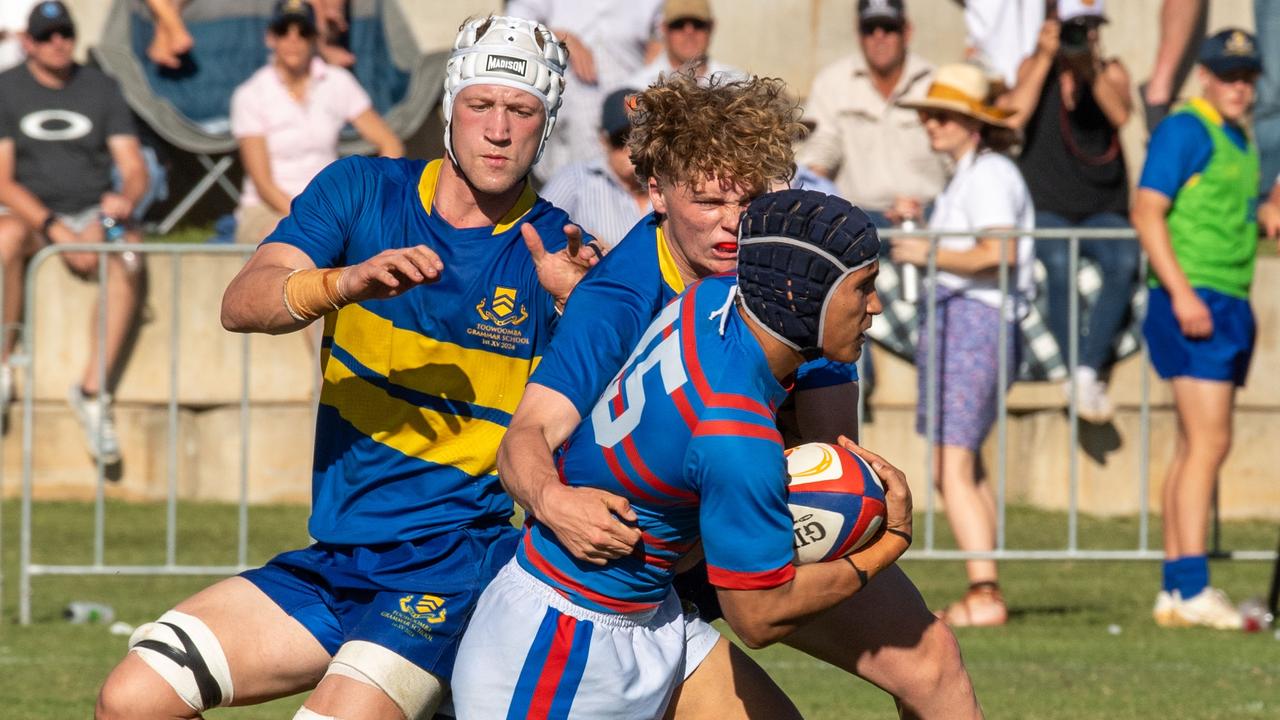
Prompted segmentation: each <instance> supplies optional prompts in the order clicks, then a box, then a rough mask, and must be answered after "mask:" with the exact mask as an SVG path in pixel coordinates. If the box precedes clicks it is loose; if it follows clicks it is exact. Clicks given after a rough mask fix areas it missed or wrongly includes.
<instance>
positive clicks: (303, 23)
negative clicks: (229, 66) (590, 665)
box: [231, 0, 404, 244]
mask: <svg viewBox="0 0 1280 720" xmlns="http://www.w3.org/2000/svg"><path fill="white" fill-rule="evenodd" d="M267 47H269V48H270V49H271V51H272V57H271V62H270V63H268V64H267V65H266V67H263V68H262V69H261V70H259V71H258V72H256V73H254V75H253V77H251V78H249V79H248V80H246V81H245V82H244V83H243V84H242V85H240V87H238V88H236V92H235V94H234V95H232V97H231V131H232V133H233V134H234V135H235V136H236V138H237V139H238V140H239V141H240V159H241V161H242V162H243V163H244V169H245V181H244V189H243V192H242V194H241V196H240V207H239V210H238V211H237V213H236V219H237V221H238V223H237V228H236V241H237V242H243V243H255V244H256V243H258V242H261V241H262V239H263V238H265V237H266V236H267V235H269V234H270V233H271V231H272V230H274V229H275V227H276V223H278V222H279V221H280V219H281V218H283V217H284V216H285V215H287V214H288V213H289V203H290V202H291V201H292V200H293V198H294V196H296V195H298V194H299V193H301V192H302V190H303V189H304V188H305V187H306V186H307V183H309V182H310V181H311V178H313V177H315V175H316V173H318V172H320V170H322V169H323V168H324V167H325V166H326V165H328V164H329V163H331V162H333V161H334V160H336V159H337V158H338V134H339V133H340V132H341V131H342V128H343V126H345V125H346V124H347V123H350V124H351V125H352V126H353V127H354V128H355V129H356V131H357V132H359V133H360V135H361V137H363V138H364V139H365V140H366V141H368V142H369V143H370V144H372V145H373V146H374V147H375V148H377V151H378V154H380V155H383V156H387V157H398V156H400V155H402V154H403V153H404V146H403V145H402V144H401V143H400V140H399V138H397V137H396V135H395V133H394V132H392V130H391V128H389V127H388V126H387V124H386V123H385V122H383V120H382V118H381V116H379V115H378V113H377V111H375V110H374V109H373V106H372V104H371V102H370V100H369V95H368V94H367V93H366V92H365V91H364V89H363V88H361V87H360V84H359V83H358V82H356V79H355V77H353V76H352V75H351V73H349V72H347V71H346V70H344V69H342V68H339V67H335V66H331V65H328V64H326V63H325V62H324V61H323V60H321V59H320V57H319V56H318V55H317V52H316V48H317V34H316V20H315V11H314V10H313V9H312V7H311V5H310V3H308V2H305V0H280V1H279V2H277V3H276V7H275V12H274V14H273V16H272V19H271V24H270V25H269V26H268V29H267Z"/></svg>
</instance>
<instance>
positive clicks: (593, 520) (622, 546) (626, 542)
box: [537, 483, 640, 565]
mask: <svg viewBox="0 0 1280 720" xmlns="http://www.w3.org/2000/svg"><path fill="white" fill-rule="evenodd" d="M547 492H548V495H547V496H545V497H544V498H543V499H542V500H541V501H540V502H539V503H538V513H537V515H538V522H540V523H542V524H543V525H546V526H547V527H549V528H551V531H552V532H554V533H555V534H556V538H557V539H559V540H560V544H561V545H563V546H564V547H565V549H567V550H568V551H569V552H570V553H571V554H572V555H573V556H574V557H575V558H577V559H579V560H583V561H585V562H589V563H592V564H594V565H604V564H605V563H607V562H608V561H610V560H616V559H617V558H620V557H624V556H626V555H630V554H631V553H632V552H633V551H634V549H635V546H636V543H638V542H640V531H639V530H637V529H636V528H635V527H633V526H631V525H627V524H626V523H624V522H623V521H626V522H629V523H634V522H635V521H636V514H635V511H633V510H632V509H631V503H629V502H627V499H626V498H623V497H618V496H617V495H614V494H612V493H608V492H605V491H604V490H598V489H596V488H586V487H569V486H567V485H561V484H559V483H556V484H555V485H553V486H549V487H548V488H547Z"/></svg>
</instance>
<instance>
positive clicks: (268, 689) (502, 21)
mask: <svg viewBox="0 0 1280 720" xmlns="http://www.w3.org/2000/svg"><path fill="white" fill-rule="evenodd" d="M565 62H566V54H565V50H564V48H563V46H562V45H561V44H560V42H559V41H558V40H557V39H556V37H555V36H554V35H553V34H552V33H551V32H550V31H549V30H547V29H546V28H545V27H544V26H542V25H540V24H537V23H533V22H530V21H526V20H521V19H516V18H506V17H489V18H481V19H476V20H471V21H468V22H467V23H466V24H464V26H463V27H462V29H461V31H460V33H459V35H458V39H457V42H456V43H455V49H454V52H453V53H452V54H451V56H450V58H449V61H448V73H447V78H446V81H445V95H444V112H445V119H446V124H445V148H446V155H445V157H444V158H442V159H438V160H435V161H432V162H426V161H415V160H389V159H368V158H348V159H345V160H341V161H338V162H336V163H334V164H333V165H331V166H329V167H328V168H327V169H326V170H324V171H323V172H322V173H321V174H320V175H319V176H318V177H317V178H316V179H315V180H314V181H313V182H312V183H311V185H310V186H309V187H308V188H307V190H306V191H305V192H304V193H303V194H302V195H301V196H300V197H299V198H298V199H297V200H296V201H295V202H294V204H293V207H292V211H291V213H290V215H289V216H288V217H287V218H285V219H284V220H283V221H282V222H281V223H280V225H279V226H278V227H277V229H276V230H275V232H274V233H273V234H272V235H271V236H269V237H268V238H267V240H266V241H265V242H264V243H263V245H261V246H260V247H259V248H258V250H257V251H256V252H255V254H254V255H253V257H252V258H251V259H250V261H249V262H248V264H247V265H246V266H245V267H244V269H243V270H242V271H241V272H240V274H239V275H238V276H237V277H236V278H235V279H234V280H233V281H232V283H231V285H230V286H229V287H228V288H227V291H226V295H225V297H224V299H223V308H222V321H223V324H224V325H225V326H226V327H227V328H228V329H230V330H233V331H237V332H267V333H284V332H292V331H296V330H299V329H301V328H303V327H306V326H307V325H309V324H310V323H312V322H313V321H315V320H316V319H318V318H320V317H324V342H323V352H322V357H321V361H322V370H323V374H324V383H323V389H322V391H321V396H320V406H319V412H318V417H317V421H316V441H315V464H314V481H313V482H314V484H313V497H312V513H311V518H310V523H309V531H310V534H311V535H312V537H314V538H315V539H316V543H315V544H314V545H312V546H310V547H308V548H305V549H302V550H297V551H292V552H286V553H283V554H281V555H279V556H277V557H276V558H274V559H273V560H271V561H270V562H269V563H268V564H267V565H266V566H264V567H262V568H258V569H255V570H251V571H248V572H246V573H244V574H242V575H240V576H238V577H234V578H229V579H227V580H223V581H222V582H219V583H217V584H215V585H213V586H211V587H210V588H208V589H206V590H204V591H202V592H200V593H198V594H196V595H194V596H192V597H191V598H188V599H186V600H184V601H182V602H181V603H179V604H178V605H177V606H176V607H175V608H174V609H173V610H171V611H169V612H166V613H165V614H164V615H162V616H161V617H160V618H159V620H158V621H157V622H154V623H148V624H146V625H143V626H142V627H140V628H138V630H137V632H135V633H134V635H133V637H132V638H131V639H130V642H129V646H130V652H129V653H128V654H127V655H126V656H125V658H124V660H123V661H122V662H121V663H120V664H119V665H118V666H117V667H116V668H115V670H114V671H113V672H112V673H111V675H110V676H109V677H108V679H107V681H106V684H105V686H104V687H103V689H102V692H101V694H100V696H99V699H98V706H97V715H98V717H100V718H124V717H127V718H134V719H136V718H153V717H154V718H159V717H165V718H174V717H183V718H191V717H198V716H199V715H200V714H201V713H202V712H204V711H205V710H208V709H210V708H214V707H217V706H221V705H246V704H252V703H258V702H262V701H265V700H268V699H271V698H275V697H280V696H284V695H290V694H293V693H297V692H300V691H303V690H307V689H310V688H313V687H314V688H316V690H315V692H314V693H312V694H311V695H310V697H309V698H308V699H307V700H306V702H305V705H304V706H303V707H302V708H301V709H300V710H299V711H298V714H297V716H296V717H298V718H309V719H312V720H315V719H316V718H331V717H340V718H343V720H360V719H362V718H417V717H430V716H431V715H432V714H433V713H434V712H435V711H436V709H437V708H438V706H439V705H440V704H441V701H442V698H443V697H444V695H445V692H446V689H447V685H448V681H449V676H450V674H451V671H452V667H453V662H454V657H455V654H456V651H457V643H458V641H459V639H460V637H461V633H462V628H463V625H464V624H465V622H466V619H467V618H468V617H469V616H470V614H471V610H472V607H473V605H474V602H475V600H476V599H477V598H478V597H479V594H480V591H481V590H482V589H483V587H484V586H485V584H487V583H488V581H489V580H490V579H491V578H492V576H493V574H494V573H496V572H497V570H498V569H499V568H500V567H501V566H502V564H503V563H505V562H506V561H507V560H508V559H509V558H510V557H511V554H512V552H514V546H515V541H516V538H517V537H518V532H517V531H516V530H515V529H514V528H513V527H512V526H511V524H510V516H511V511H512V505H511V501H510V499H509V498H508V497H507V496H506V495H505V494H503V492H502V487H501V486H500V484H499V482H498V479H497V475H496V472H495V455H496V452H497V445H498V441H499V439H500V438H501V436H502V433H503V431H504V428H505V425H506V423H507V421H508V420H509V418H510V415H511V413H512V412H514V410H515V402H516V400H517V399H518V398H519V397H520V393H521V391H522V389H523V387H524V385H525V381H526V379H527V378H528V377H529V374H530V372H531V371H532V369H533V367H534V365H535V363H536V360H537V358H538V356H540V355H541V354H542V352H543V348H544V346H545V345H546V343H547V341H548V337H549V333H550V327H551V324H552V322H553V320H554V318H555V317H556V311H557V309H556V305H557V304H562V303H563V301H564V299H565V298H566V297H567V295H568V293H569V291H570V290H571V289H572V287H573V284H574V283H575V282H576V281H577V279H578V278H580V277H581V276H582V274H583V273H585V271H586V269H587V267H588V266H589V265H590V264H591V262H592V261H591V260H588V259H587V256H589V255H590V254H589V253H583V254H582V255H583V257H578V256H577V255H576V253H575V252H571V251H572V250H573V249H574V248H573V247H569V248H567V249H562V248H565V246H566V244H568V245H570V246H572V245H573V244H574V243H575V242H576V241H577V240H580V231H578V230H577V229H576V228H574V227H573V226H569V225H567V223H568V218H567V216H566V215H565V214H564V213H563V212H562V211H560V210H558V209H556V208H555V207H553V206H551V205H550V204H549V203H547V202H546V201H544V200H542V199H540V198H539V197H538V196H537V195H536V194H535V192H534V190H533V188H532V187H531V185H530V183H529V180H528V179H527V176H528V174H529V170H530V167H531V166H532V165H533V164H534V163H535V162H537V159H538V157H539V156H540V154H541V152H542V149H543V146H544V144H545V142H546V139H547V137H548V135H549V134H550V133H551V130H552V127H553V126H554V121H555V116H556V110H557V108H558V107H559V104H560V95H561V91H562V90H563V88H564V79H563V76H564V68H565ZM541 238H547V240H548V242H547V245H546V246H545V247H544V246H543V244H542V241H541ZM317 684H318V685H317Z"/></svg>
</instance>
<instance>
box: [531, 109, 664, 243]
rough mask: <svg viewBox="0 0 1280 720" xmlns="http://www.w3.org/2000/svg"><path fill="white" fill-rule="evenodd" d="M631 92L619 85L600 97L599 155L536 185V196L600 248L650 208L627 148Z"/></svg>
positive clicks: (645, 189)
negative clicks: (539, 192)
mask: <svg viewBox="0 0 1280 720" xmlns="http://www.w3.org/2000/svg"><path fill="white" fill-rule="evenodd" d="M635 92H636V90H634V89H631V88H622V89H620V90H614V91H613V92H611V93H609V96H608V97H606V98H605V99H604V109H603V111H602V112H601V113H600V142H601V143H602V144H603V145H604V157H602V158H596V159H595V160H589V161H587V162H583V163H573V164H571V165H566V166H564V167H563V168H560V170H559V172H557V173H556V174H555V175H554V176H553V177H552V178H551V181H550V182H548V183H547V186H546V187H544V188H543V189H542V197H544V198H546V199H547V201H548V202H550V203H551V204H552V205H555V206H556V207H558V208H560V209H561V210H564V211H565V212H567V213H569V217H571V218H573V219H574V222H576V223H578V224H579V225H581V226H582V227H583V228H585V229H586V231H587V232H589V233H591V234H592V235H594V236H595V238H596V239H597V240H599V241H600V242H602V243H603V244H604V246H605V247H606V248H611V247H613V246H614V245H617V244H618V242H619V241H620V240H622V238H623V236H625V235H626V234H627V233H628V232H629V231H630V230H631V227H632V226H633V225H635V224H636V223H637V222H638V221H639V220H640V218H642V217H644V216H645V215H648V214H649V213H650V212H653V207H652V206H651V205H650V203H649V188H648V186H646V185H643V184H641V182H640V179H639V178H638V177H636V166H635V165H633V164H632V163H631V151H630V150H629V149H627V139H628V138H630V137H631V118H630V115H629V113H630V109H629V108H628V103H629V102H630V98H631V96H632V95H633V94H634V93H635Z"/></svg>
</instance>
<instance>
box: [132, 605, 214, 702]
mask: <svg viewBox="0 0 1280 720" xmlns="http://www.w3.org/2000/svg"><path fill="white" fill-rule="evenodd" d="M129 650H130V651H131V652H135V653H137V654H138V657H140V658H142V661H143V662H145V663H146V664H147V665H149V666H151V669H152V670H155V671H156V672H157V673H159V674H160V677H162V678H164V680H165V682H167V683H169V685H170V686H171V687H173V689H174V690H175V691H176V692H177V693H178V696H179V697H181V698H182V700H183V702H185V703H186V704H188V705H190V706H191V709H192V710H195V711H196V712H204V711H205V710H209V709H211V708H215V707H219V706H222V705H229V704H230V703H231V700H232V698H233V697H234V696H235V694H234V689H233V688H232V686H231V668H230V667H228V666H227V656H226V655H224V654H223V652H222V643H219V642H218V638H217V636H215V635H214V634H213V631H212V630H210V629H209V626H208V625H205V624H204V622H203V621H201V620H200V618H197V617H194V616H192V615H187V614H186V613H180V612H178V611H176V610H170V611H169V612H167V613H165V614H163V615H161V616H160V619H158V620H156V621H155V622H153V623H147V624H145V625H142V626H141V627H139V628H138V629H137V630H134V631H133V635H131V636H130V637H129Z"/></svg>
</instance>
